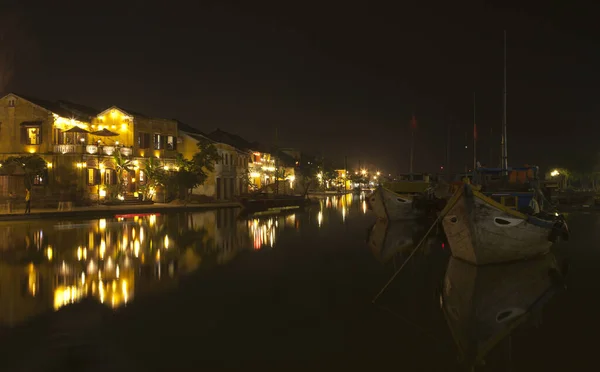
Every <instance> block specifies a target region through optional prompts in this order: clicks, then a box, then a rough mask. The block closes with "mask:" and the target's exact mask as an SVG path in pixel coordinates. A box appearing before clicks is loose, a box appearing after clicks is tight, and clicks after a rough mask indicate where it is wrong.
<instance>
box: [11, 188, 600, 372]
mask: <svg viewBox="0 0 600 372" xmlns="http://www.w3.org/2000/svg"><path fill="white" fill-rule="evenodd" d="M238 213H239V211H237V210H234V209H226V210H218V211H208V212H198V213H182V214H166V215H163V214H153V215H122V216H119V215H117V216H115V218H111V219H90V220H78V221H67V220H43V221H27V222H13V223H6V222H3V223H0V248H1V250H0V325H1V326H2V328H3V329H4V331H3V332H2V333H0V335H2V334H4V335H5V336H6V337H4V338H3V340H2V341H3V342H4V344H3V345H7V344H11V347H12V349H11V350H15V351H14V352H13V351H11V352H10V355H7V356H6V360H12V361H13V364H12V365H16V366H21V368H24V369H28V368H25V367H24V366H25V365H26V360H27V359H28V358H30V357H31V356H39V358H42V357H41V355H45V354H44V352H46V353H48V354H49V355H58V354H60V353H65V351H64V350H65V349H66V350H69V351H68V352H67V353H66V354H76V353H80V354H81V353H83V354H85V355H86V357H85V358H84V359H86V358H87V359H89V360H94V362H89V363H96V364H97V363H98V362H97V361H98V360H100V359H102V361H103V362H104V363H108V362H110V363H112V364H111V366H110V367H108V368H110V369H112V370H116V369H115V368H116V367H115V366H120V368H122V369H125V370H197V369H199V368H201V366H204V367H208V368H211V369H216V368H224V369H249V368H255V367H258V366H260V367H274V366H276V367H283V368H294V369H303V370H305V369H308V368H310V369H318V370H321V369H331V368H338V367H356V366H359V365H360V366H365V367H366V368H371V369H376V370H383V369H389V368H402V369H405V370H421V371H455V370H456V371H460V370H470V369H471V367H472V366H473V365H475V366H476V370H484V371H507V370H512V371H526V370H527V371H529V370H558V369H573V368H575V369H577V368H584V367H585V368H587V366H591V365H593V364H592V363H593V362H595V358H594V350H593V349H595V348H594V345H595V343H593V342H591V340H593V339H595V336H596V334H597V331H598V330H599V329H600V328H599V327H598V324H597V322H598V321H597V320H596V319H597V318H598V317H597V316H596V312H597V311H596V309H597V308H596V306H594V305H595V301H594V300H595V298H596V296H594V292H595V289H597V287H598V284H596V283H597V279H596V277H595V275H594V274H595V273H596V272H597V268H598V263H599V258H600V257H599V256H600V253H599V251H598V247H597V244H596V243H595V242H597V241H598V239H597V238H598V234H599V233H598V229H597V228H596V227H597V226H598V224H599V223H600V218H599V217H598V215H584V214H581V215H573V216H571V226H572V229H573V230H574V233H573V235H574V237H573V238H572V240H571V241H570V242H569V243H568V244H566V243H565V244H562V245H561V246H559V247H558V248H557V249H555V251H554V252H552V254H549V255H547V256H545V257H542V258H540V259H536V260H531V261H527V262H521V263H518V264H513V265H503V266H497V267H488V268H475V267H472V266H470V265H467V264H464V263H462V262H460V261H456V260H454V259H450V258H449V251H448V247H447V245H446V244H444V243H443V242H442V240H440V239H439V238H438V237H437V235H436V234H435V232H434V234H432V235H431V236H429V237H428V238H427V239H426V240H425V242H424V244H423V246H422V248H421V249H419V250H418V251H417V253H416V254H415V255H414V256H413V258H412V259H411V260H410V261H408V263H407V264H406V266H405V267H404V268H403V270H402V271H401V272H400V274H399V275H398V276H397V277H396V279H395V280H394V281H393V283H392V284H391V285H390V286H389V287H388V289H387V290H386V292H385V293H384V294H383V295H382V296H381V297H380V298H379V300H378V301H377V303H376V304H375V305H373V304H372V303H371V300H372V299H373V297H374V296H375V295H376V294H377V292H378V291H379V290H380V289H381V287H382V286H383V285H384V284H385V283H386V282H387V280H388V279H389V278H390V277H391V275H392V274H393V273H394V272H395V270H396V269H398V268H400V266H401V265H402V264H403V263H404V262H405V260H406V258H407V257H408V255H409V254H410V253H411V251H412V250H413V249H414V247H415V244H416V243H418V242H419V241H420V240H421V238H423V236H424V234H425V232H426V230H427V229H428V227H429V225H428V224H427V223H426V222H424V223H410V224H409V223H403V224H390V225H386V224H385V223H381V222H377V223H376V221H375V218H374V217H373V216H372V215H371V214H370V212H369V211H367V208H366V204H365V203H364V198H361V197H358V196H352V195H348V196H346V197H343V198H339V197H331V198H327V199H323V200H321V202H320V204H319V205H315V206H313V207H312V208H310V209H309V210H307V211H305V212H299V213H296V214H288V215H284V216H273V217H261V218H240V217H239V216H238ZM84 298H88V299H89V298H93V299H95V300H97V301H98V302H100V303H102V304H103V306H105V307H106V308H112V309H114V312H113V314H112V315H110V316H108V317H103V318H102V319H101V320H100V321H98V320H94V319H95V318H94V319H92V318H93V316H92V315H93V313H94V312H96V311H97V308H96V307H89V308H88V307H80V308H76V307H74V308H73V309H77V310H75V313H74V315H69V316H68V319H70V320H72V321H74V320H73V319H80V320H81V323H78V324H81V325H78V326H76V327H72V328H74V329H75V330H74V331H72V332H75V333H77V332H78V330H79V335H78V336H77V340H78V343H79V344H81V345H83V346H80V347H79V349H73V347H74V346H69V345H62V346H61V345H58V343H55V342H53V341H51V339H48V338H47V337H46V336H43V335H42V333H41V331H39V327H38V328H35V327H32V326H28V325H30V324H34V323H35V322H36V320H38V319H42V318H44V317H45V316H47V315H48V314H51V313H52V312H54V311H56V310H59V309H61V308H63V307H65V306H67V305H69V304H73V303H77V302H80V301H81V300H82V299H84ZM66 310H68V309H66ZM59 314H60V312H59ZM48 319H50V320H49V321H48V322H50V323H52V322H55V321H54V320H52V319H54V318H48ZM28 327H29V328H28ZM42 328H43V327H42ZM26 329H34V330H33V331H28V332H29V333H28V332H26V331H24V330H26ZM8 337H10V339H8ZM587 340H590V341H587ZM61 347H62V349H61ZM4 350H5V351H6V350H9V349H7V348H4ZM49 350H52V351H49ZM73 350H79V351H77V352H74V351H73ZM81 350H84V351H81ZM99 355H101V356H99ZM98 358H100V359H98ZM78 369H79V370H84V369H82V367H78ZM42 370H43V369H42ZM49 370H52V369H49Z"/></svg>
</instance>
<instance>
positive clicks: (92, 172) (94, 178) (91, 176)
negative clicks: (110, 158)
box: [87, 168, 100, 186]
mask: <svg viewBox="0 0 600 372" xmlns="http://www.w3.org/2000/svg"><path fill="white" fill-rule="evenodd" d="M99 183H100V172H99V171H98V169H95V168H88V169H87V184H88V186H95V185H97V184H99Z"/></svg>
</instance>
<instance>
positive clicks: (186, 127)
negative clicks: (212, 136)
mask: <svg viewBox="0 0 600 372" xmlns="http://www.w3.org/2000/svg"><path fill="white" fill-rule="evenodd" d="M177 130H179V131H182V132H186V133H189V134H200V135H202V136H206V134H204V132H202V131H201V130H198V129H196V128H194V127H192V126H190V125H187V124H185V123H182V122H180V121H179V120H177Z"/></svg>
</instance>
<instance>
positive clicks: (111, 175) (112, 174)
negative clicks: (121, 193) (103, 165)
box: [104, 169, 117, 185]
mask: <svg viewBox="0 0 600 372" xmlns="http://www.w3.org/2000/svg"><path fill="white" fill-rule="evenodd" d="M104 184H105V185H116V184H117V172H116V171H115V170H114V169H107V170H106V171H105V172H104Z"/></svg>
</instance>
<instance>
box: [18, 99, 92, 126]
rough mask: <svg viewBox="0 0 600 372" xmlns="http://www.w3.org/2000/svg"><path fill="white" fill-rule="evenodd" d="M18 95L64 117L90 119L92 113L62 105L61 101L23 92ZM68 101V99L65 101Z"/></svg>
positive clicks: (80, 119)
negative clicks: (40, 97) (31, 95)
mask: <svg viewBox="0 0 600 372" xmlns="http://www.w3.org/2000/svg"><path fill="white" fill-rule="evenodd" d="M15 95H16V96H17V97H21V98H23V99H24V100H27V101H29V102H31V103H33V104H34V105H37V106H40V107H42V108H44V109H46V110H48V111H51V112H53V113H55V114H56V115H59V116H62V117H63V118H69V119H70V118H74V119H76V120H79V121H90V115H88V114H85V113H83V112H80V111H79V110H73V109H69V108H67V107H65V106H64V105H61V104H60V102H61V101H59V102H52V101H47V100H43V99H39V98H35V97H30V96H26V95H23V94H16V93H15ZM63 102H66V101H63Z"/></svg>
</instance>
